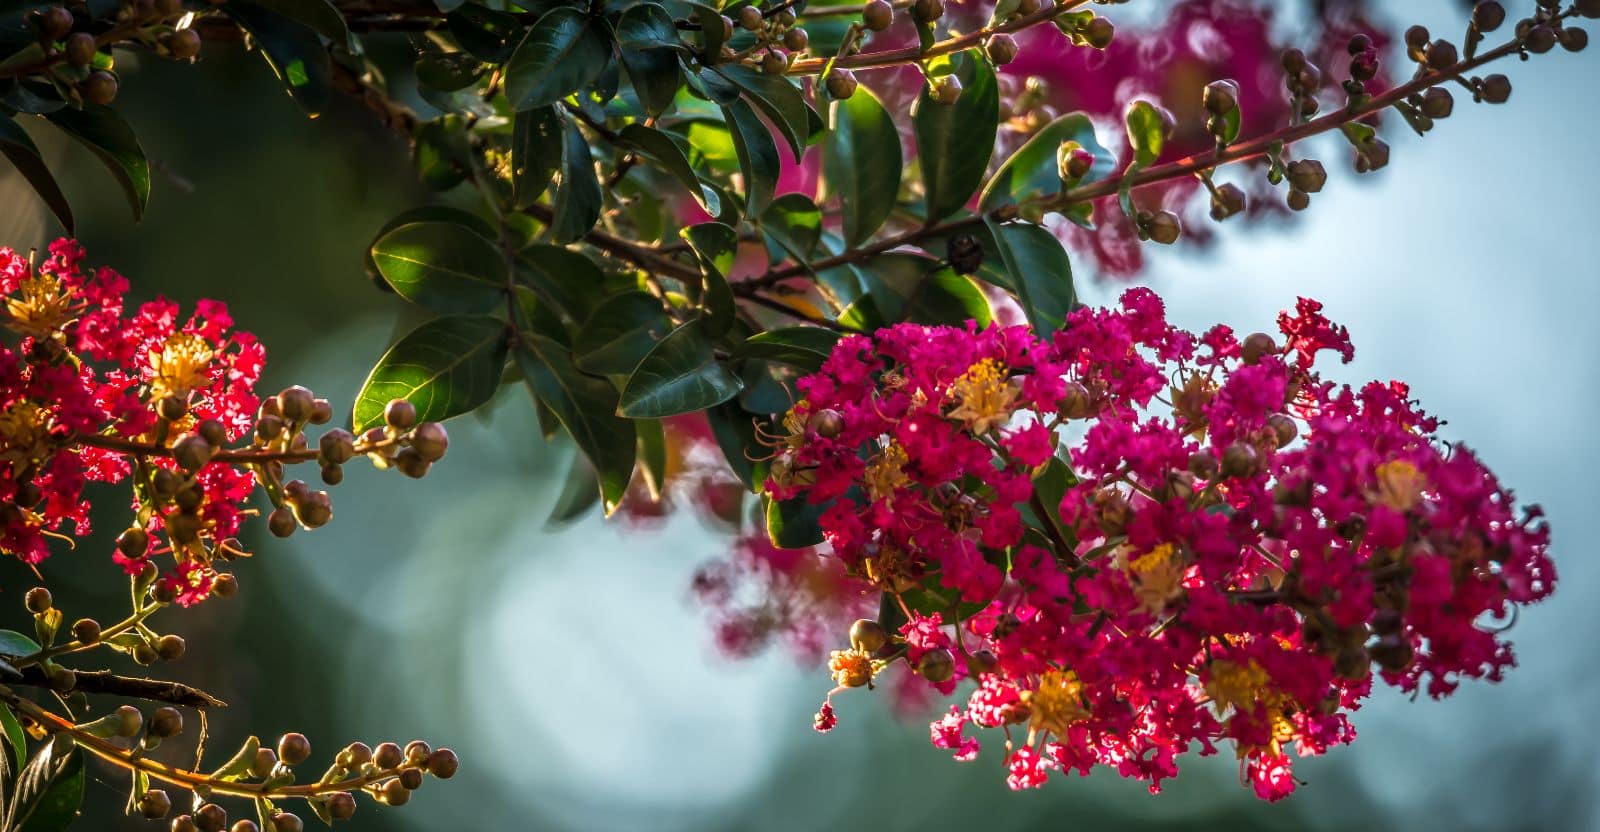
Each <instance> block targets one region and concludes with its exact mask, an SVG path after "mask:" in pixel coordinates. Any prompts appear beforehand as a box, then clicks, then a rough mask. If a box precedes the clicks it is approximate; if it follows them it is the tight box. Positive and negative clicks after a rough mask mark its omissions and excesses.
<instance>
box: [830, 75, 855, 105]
mask: <svg viewBox="0 0 1600 832" xmlns="http://www.w3.org/2000/svg"><path fill="white" fill-rule="evenodd" d="M825 83H826V85H827V87H828V97H830V98H834V99H837V100H839V101H843V100H844V99H846V98H849V97H850V96H852V95H855V94H856V75H855V73H853V72H851V71H850V70H848V69H835V70H833V71H832V72H829V73H828V80H827V81H826V82H825Z"/></svg>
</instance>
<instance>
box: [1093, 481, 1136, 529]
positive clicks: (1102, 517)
mask: <svg viewBox="0 0 1600 832" xmlns="http://www.w3.org/2000/svg"><path fill="white" fill-rule="evenodd" d="M1094 509H1095V519H1096V521H1097V522H1098V523H1099V525H1100V531H1101V532H1103V533H1104V534H1105V536H1106V537H1116V536H1117V535H1119V534H1122V533H1123V532H1125V531H1127V530H1128V520H1129V519H1130V515H1131V514H1132V513H1133V510H1132V509H1131V508H1129V506H1128V500H1127V498H1125V497H1123V496H1122V495H1121V494H1119V493H1118V492H1117V491H1116V490H1114V489H1110V488H1106V489H1102V490H1101V491H1098V492H1096V493H1095V495H1094Z"/></svg>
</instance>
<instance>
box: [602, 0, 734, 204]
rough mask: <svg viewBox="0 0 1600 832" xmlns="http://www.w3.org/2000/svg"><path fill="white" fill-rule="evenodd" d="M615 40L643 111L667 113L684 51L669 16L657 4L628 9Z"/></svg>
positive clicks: (679, 80) (680, 79) (680, 75)
mask: <svg viewBox="0 0 1600 832" xmlns="http://www.w3.org/2000/svg"><path fill="white" fill-rule="evenodd" d="M617 40H618V47H619V49H620V51H621V53H622V66H623V68H624V69H626V70H627V71H628V78H629V80H631V81H632V82H633V90H634V92H635V93H637V94H638V96H639V103H640V104H641V105H643V106H644V109H645V112H646V113H649V114H650V115H652V116H658V115H661V114H662V113H663V112H666V110H667V109H668V108H669V107H671V106H672V101H673V99H674V98H675V97H676V96H677V94H678V88H679V87H681V86H683V64H682V62H681V61H680V59H679V57H678V56H679V54H680V53H681V52H684V51H686V50H685V49H684V46H683V43H682V41H681V40H679V38H678V27H677V26H675V25H673V23H672V15H671V14H668V13H667V10H666V9H665V8H663V7H662V6H660V5H658V4H656V3H640V4H638V5H635V6H629V7H628V9H627V10H626V11H624V12H623V13H622V17H621V18H620V19H619V20H618V21H617ZM711 213H713V214H714V213H716V211H714V210H713V211H711Z"/></svg>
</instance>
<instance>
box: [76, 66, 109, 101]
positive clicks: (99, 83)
mask: <svg viewBox="0 0 1600 832" xmlns="http://www.w3.org/2000/svg"><path fill="white" fill-rule="evenodd" d="M78 93H79V94H81V95H82V96H83V98H84V100H85V101H88V102H90V103H91V104H99V105H100V106H102V107H104V106H107V105H109V104H110V103H111V102H113V101H116V100H117V76H115V75H112V74H111V73H109V72H106V71H105V70H103V69H97V70H95V71H94V72H91V73H89V77H88V78H85V79H83V80H82V81H80V82H78Z"/></svg>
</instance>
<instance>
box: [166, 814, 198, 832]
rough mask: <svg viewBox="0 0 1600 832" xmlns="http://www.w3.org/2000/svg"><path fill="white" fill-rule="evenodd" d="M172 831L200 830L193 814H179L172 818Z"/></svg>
mask: <svg viewBox="0 0 1600 832" xmlns="http://www.w3.org/2000/svg"><path fill="white" fill-rule="evenodd" d="M172 832H200V827H199V826H197V825H195V822H194V816H193V815H179V816H177V817H175V818H173V819H172Z"/></svg>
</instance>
